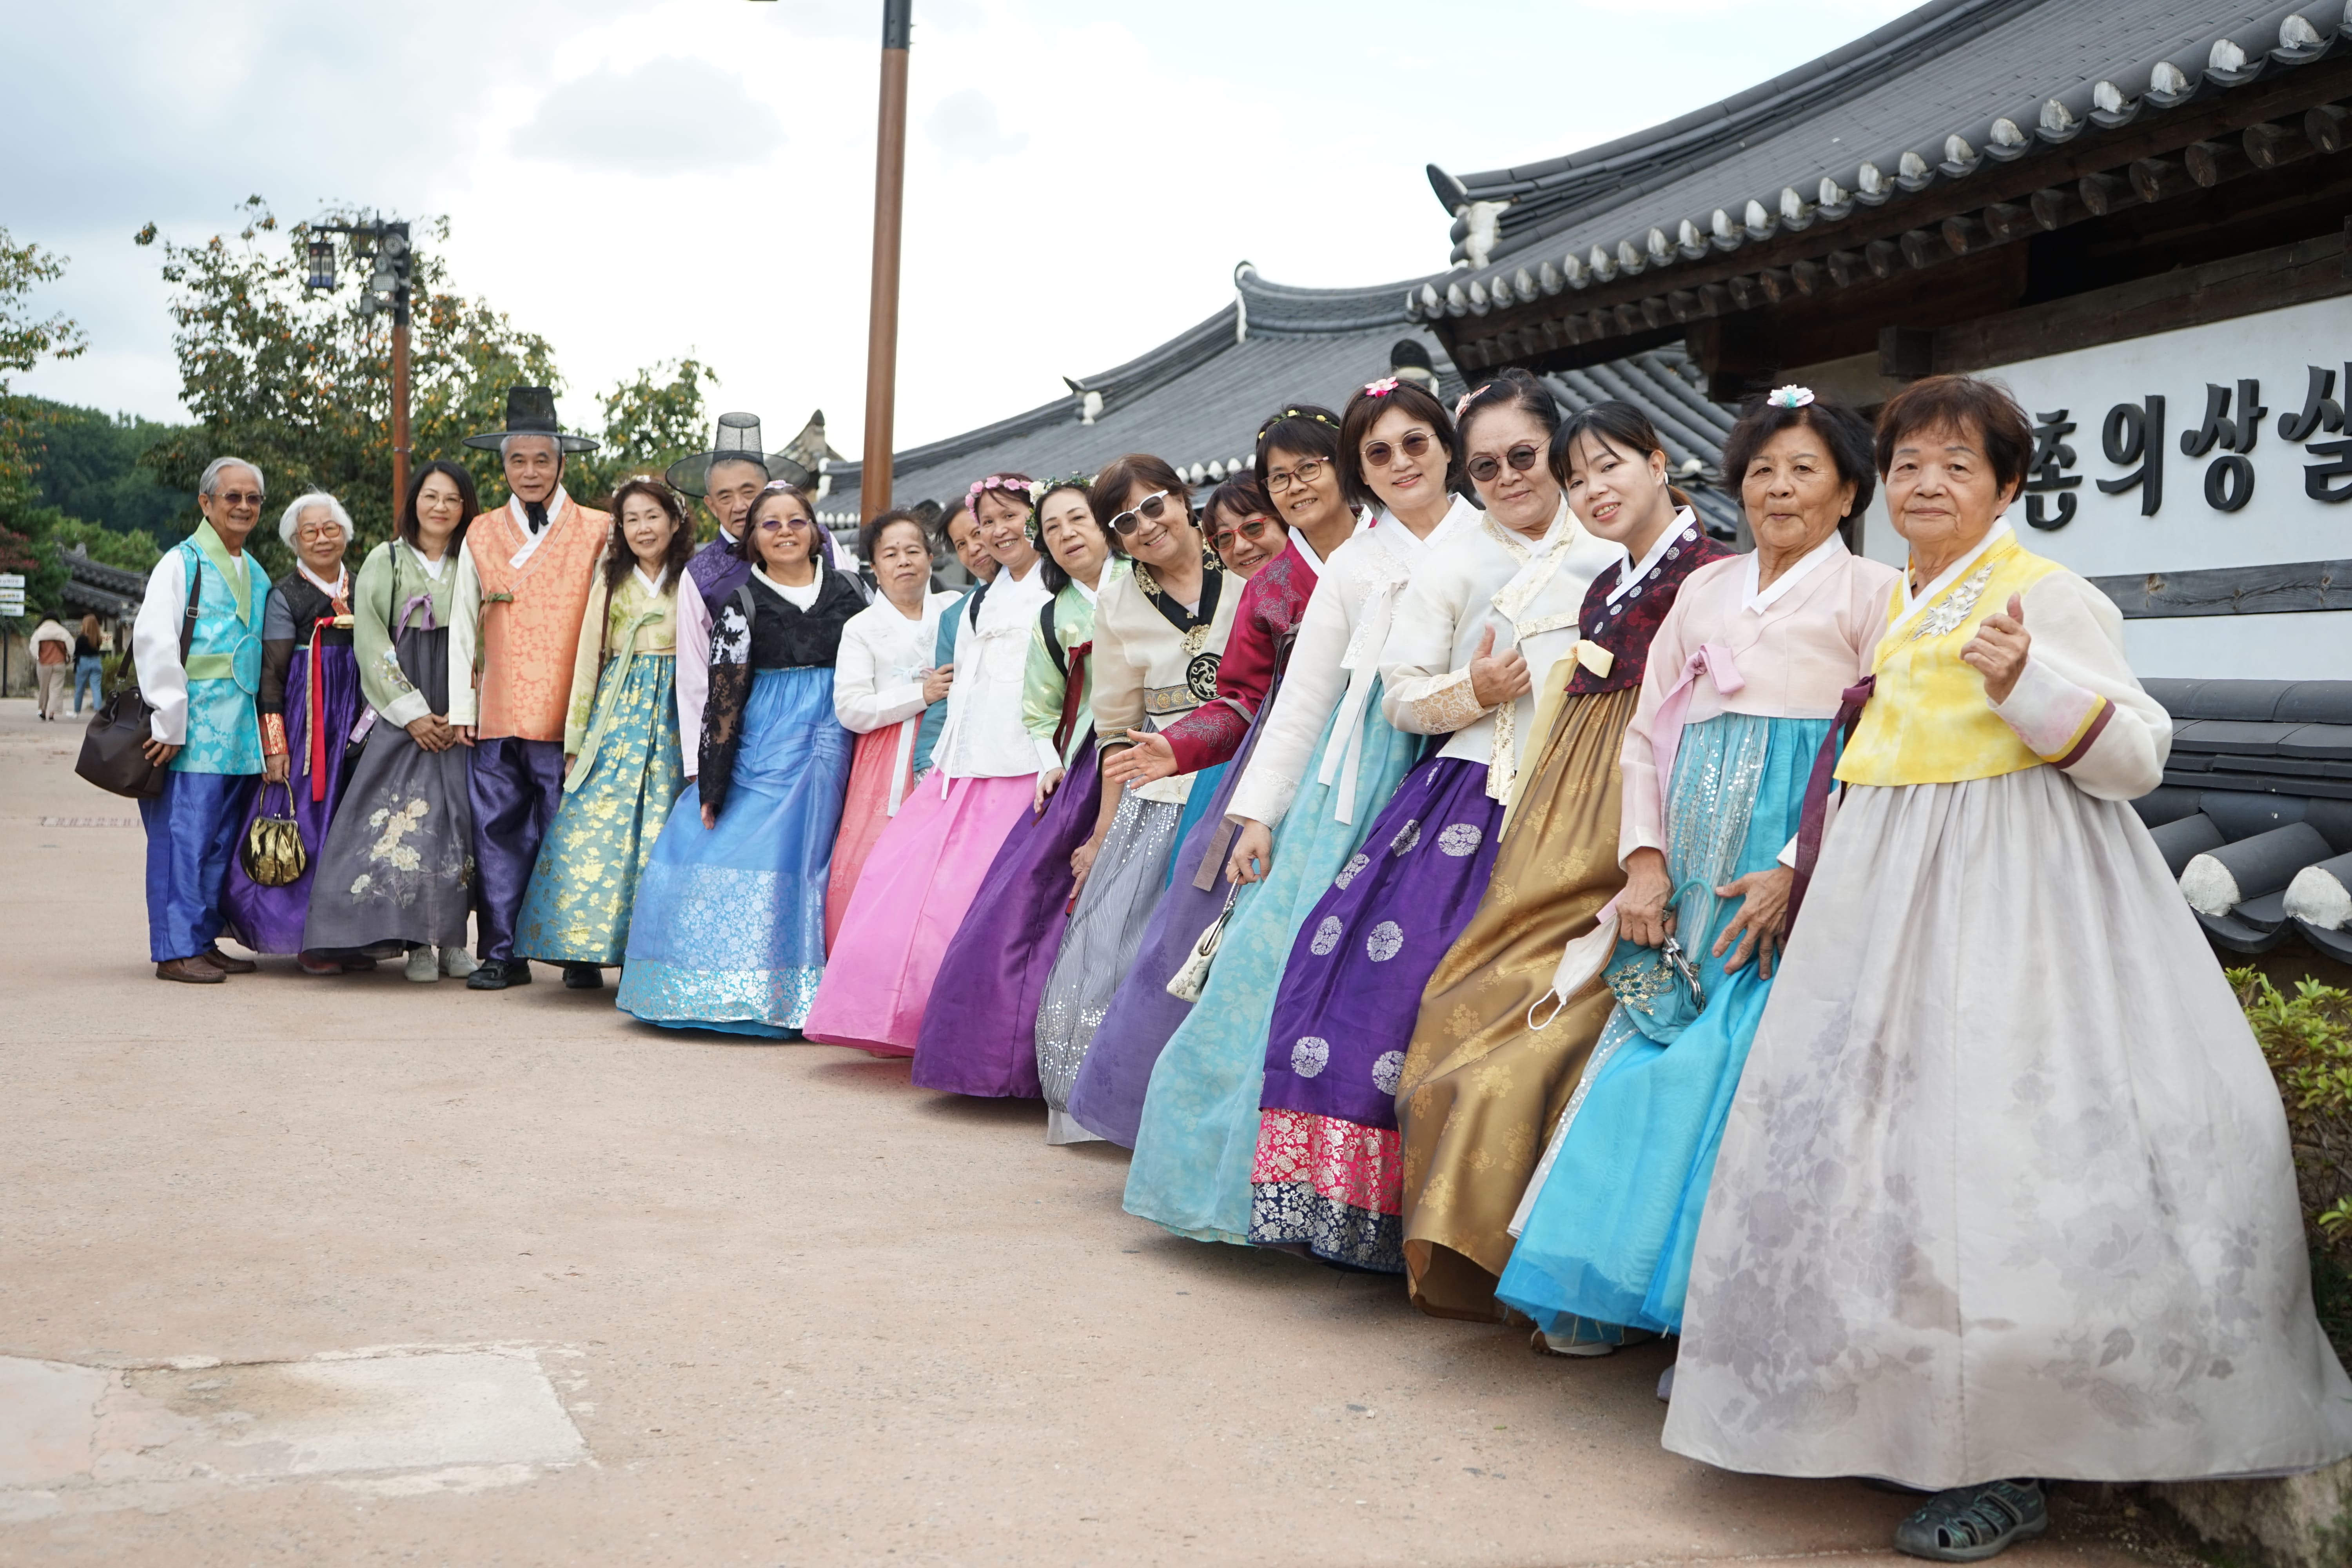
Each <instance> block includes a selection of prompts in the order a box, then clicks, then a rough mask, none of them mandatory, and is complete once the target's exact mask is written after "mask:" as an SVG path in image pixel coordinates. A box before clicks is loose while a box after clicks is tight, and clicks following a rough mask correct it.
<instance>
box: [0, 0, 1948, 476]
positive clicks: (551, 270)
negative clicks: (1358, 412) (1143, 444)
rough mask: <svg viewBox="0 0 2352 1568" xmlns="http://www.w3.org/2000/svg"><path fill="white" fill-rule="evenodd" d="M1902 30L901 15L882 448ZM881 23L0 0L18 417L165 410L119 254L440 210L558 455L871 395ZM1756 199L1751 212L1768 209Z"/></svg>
mask: <svg viewBox="0 0 2352 1568" xmlns="http://www.w3.org/2000/svg"><path fill="white" fill-rule="evenodd" d="M1906 9H1909V6H1908V5H1904V4H1900V3H1895V0H1812V3H1811V4H1809V5H1787V4H1772V3H1768V0H1574V3H1556V0H1545V3H1531V0H1520V3H1519V4H1517V5H1510V4H1486V5H1464V4H1432V3H1430V0H1419V3H1415V4H1392V3H1390V0H1347V3H1345V4H1338V3H1328V4H1304V3H1300V0H1287V3H1283V0H1272V3H1269V0H1183V3H1182V4H1167V5H1133V4H1118V3H1113V4H1104V3H1103V0H1093V3H1086V0H915V19H916V30H915V47H914V53H913V72H912V80H913V89H912V93H913V101H912V107H911V110H910V112H909V116H908V121H909V134H908V194H907V258H906V281H905V289H904V295H903V305H902V327H901V338H900V351H899V372H900V388H899V400H898V410H899V412H898V445H899V446H900V447H907V446H910V445H913V444H916V443H918V442H921V441H926V440H931V439H935V438H937V437H943V436H948V435H952V434H954V433H955V432H957V431H959V430H962V429H965V428H968V427H970V426H973V425H975V424H979V423H982V422H983V421H985V420H989V419H993V418H997V417H1001V416H1004V415H1006V414H1010V413H1013V412H1015V411H1017V410H1019V409H1023V408H1026V407H1030V406H1033V405H1035V404H1038V403H1041V402H1044V401H1045V400H1046V399H1048V398H1051V397H1054V396H1056V395H1061V394H1062V393H1063V391H1064V388H1063V386H1062V384H1061V380H1060V378H1061V377H1062V376H1063V375H1064V374H1071V375H1084V374H1091V373H1093V372H1097V371H1100V370H1104V369H1107V368H1108V367H1109V366H1111V365H1113V364H1116V363H1119V362H1121V361H1123V360H1126V359H1129V358H1131V357H1133V356H1134V355H1135V354H1137V353H1141V352H1142V351H1144V350H1145V349H1148V348H1150V347H1151V346H1152V345H1153V344H1155V343H1158V342H1161V341H1162V340H1164V339H1166V338H1168V337H1171V336H1172V335H1174V334H1175V333H1176V332H1178V331H1181V330H1182V329H1183V328H1185V327H1187V326H1189V325H1191V324H1192V323H1193V322H1194V321H1199V320H1200V319H1201V318H1202V317H1204V316H1206V315H1209V314H1210V313H1212V312H1213V311H1215V310H1218V309H1219V308H1221V307H1222V306H1223V304H1224V303H1225V302H1226V300H1229V299H1230V298H1231V296H1232V281H1231V279H1232V272H1233V268H1234V263H1235V262H1237V261H1240V260H1243V259H1244V258H1247V259H1249V260H1251V261H1254V262H1255V263H1256V265H1257V268H1258V270H1259V271H1260V273H1261V274H1263V275H1264V276H1265V278H1267V279H1270V280H1273V281H1276V282H1282V283H1294V284H1302V285H1319V286H1339V285H1350V284H1364V283H1376V282H1382V281H1387V280H1391V279H1404V278H1409V277H1413V276H1417V275H1420V274H1423V273H1425V272H1428V271H1431V270H1434V269H1435V268H1439V267H1441V266H1443V265H1444V260H1445V256H1446V251H1447V249H1448V246H1449V241H1448V239H1447V237H1446V228H1447V226H1448V224H1449V223H1450V222H1451V219H1450V218H1449V217H1448V216H1447V215H1446V214H1445V213H1444V211H1443V210H1441V209H1440V207H1439V206H1438V205H1437V202H1436V200H1435V198H1434V197H1433V196H1432V195H1431V194H1430V190H1429V186H1428V183H1427V181H1426V179H1425V178H1424V177H1423V173H1422V170H1423V164H1424V163H1429V162H1432V161H1434V162H1436V163H1439V164H1441V165H1443V166H1444V167H1445V168H1448V169H1451V170H1453V171H1454V172H1455V173H1466V172H1470V171H1475V170H1480V169H1490V168H1495V167H1498V166H1503V165H1507V164H1510V163H1518V162H1525V161H1528V160H1532V159H1538V158H1545V157H1550V156H1554V155H1557V154H1559V153H1566V152H1570V151H1572V150H1574V149H1576V148H1579V147H1582V146H1588V145H1591V144H1592V143H1594V142H1602V141H1606V140H1608V139H1610V138H1612V137H1614V136H1619V135H1622V134H1624V133H1626V132H1631V131H1635V130H1638V129H1640V128H1642V127H1643V126H1645V125H1649V124H1652V123H1654V122H1656V121H1661V120H1664V119H1667V118H1670V117H1672V116H1674V115H1675V114H1679V113H1681V112H1683V111H1685V110H1689V109H1692V108H1696V107H1697V106H1699V105H1702V104H1705V103H1708V102H1711V101H1713V100H1717V99H1719V98H1722V97H1724V96H1726V95H1727V94H1729V93H1732V92H1736V91H1738V90H1739V89H1742V88H1746V87H1748V86H1750V85H1752V84H1754V83H1756V82H1758V81H1760V80H1762V79H1765V78H1767V77H1769V76H1771V75H1773V74H1774V73H1776V72H1779V71H1782V70H1785V69H1788V68H1790V67H1792V66H1796V65H1799V64H1801V63H1802V62H1804V61H1806V60H1808V59H1811V58H1813V57H1815V56H1816V55H1819V54H1821V53H1822V52H1824V51H1826V50H1828V49H1830V48H1832V47H1836V46H1837V45H1838V44H1840V43H1843V42H1844V41H1845V40H1846V39H1848V38H1850V37H1854V36H1855V35H1857V34H1859V33H1862V32H1864V31H1867V30H1868V29H1870V28H1872V27H1874V26H1879V25H1880V24H1882V23H1884V22H1886V21H1888V20H1890V19H1892V18H1893V17H1895V16H1899V15H1900V14H1902V13H1903V12H1904V11H1905V10H1906ZM880 10H881V7H880V4H879V0H770V3H757V0H659V3H647V0H562V3H560V4H559V3H558V0H488V3H487V4H485V3H482V0H473V3H470V4H462V5H461V4H451V3H447V0H402V3H400V4H397V5H394V4H384V3H381V0H310V3H308V4H300V5H297V4H293V3H291V0H195V3H194V4H187V5H153V4H139V5H133V4H128V3H125V0H70V3H57V0H52V3H48V4H37V3H35V0H10V3H9V5H8V6H7V13H8V26H9V34H10V37H9V53H10V56H11V58H12V61H13V62H14V65H15V67H16V68H15V69H14V70H12V71H11V73H10V76H11V80H10V84H9V91H8V93H7V94H6V95H5V97H0V145H5V146H6V147H7V148H8V149H9V151H8V153H7V155H6V157H5V160H0V225H5V226H7V227H8V228H9V229H10V230H12V231H13V232H14V234H15V236H16V238H17V239H18V240H19V241H20V242H21V241H23V240H27V239H30V240H36V241H38V242H39V243H41V244H42V245H44V246H47V247H49V248H51V249H53V250H56V251H58V252H61V253H63V254H64V255H65V256H67V257H68V258H70V268H69V270H68V274H67V276H66V278H65V279H64V280H63V281H62V282H61V283H59V284H57V285H54V286H52V287H50V288H47V289H44V290H42V291H41V293H40V295H39V296H38V297H37V300H35V306H36V308H37V310H41V311H43V312H45V313H46V312H47V311H48V310H65V311H67V312H68V313H70V314H72V315H73V316H74V317H76V318H77V319H78V320H79V321H80V322H81V323H82V325H83V326H84V327H85V328H86V329H87V331H88V332H89V339H90V348H89V353H87V354H86V355H84V356H83V357H82V358H81V359H79V360H78V361H74V362H71V363H64V364H57V365H52V366H47V367H45V368H43V369H40V370H38V371H36V372H34V373H32V374H27V375H24V376H20V377H18V378H17V380H16V385H17V386H18V388H19V389H20V390H23V391H27V392H33V393H38V394H41V395H47V396H50V397H57V398H61V399H65V400H68V401H70V402H75V403H85V404H94V405H99V406H100V407H104V408H108V409H121V410H129V411H133V412H137V413H141V414H144V415H148V416H152V417H158V418H181V417H184V413H183V412H182V410H181V408H180V405H179V393H180V382H179V374H178V371H177V369H176V366H175V364H174V363H173V357H172V344H171V323H170V321H169V319H168V318H167V316H166V315H165V313H164V307H165V302H166V300H167V298H168V295H167V292H166V289H165V286H164V284H163V282H162V280H161V279H159V278H158V277H157V275H156V267H157V263H158V261H159V259H160V258H159V256H158V254H157V253H156V252H155V251H152V250H142V249H139V248H137V247H134V246H133V245H132V244H131V236H132V234H133V233H134V232H136V231H137V229H138V228H139V227H140V226H141V225H142V224H144V223H146V222H148V221H150V220H152V221H154V222H155V223H157V224H159V225H160V226H162V228H163V231H164V232H165V233H166V234H167V235H170V236H172V237H176V238H180V239H184V240H200V239H202V238H204V237H207V236H209V235H211V234H214V233H216V232H220V231H221V230H222V229H223V228H224V226H226V225H229V224H231V223H233V222H234V217H233V215H232V213H231V208H232V207H233V206H234V205H235V204H236V203H237V202H238V201H240V200H241V199H242V198H244V197H245V196H246V195H248V194H251V193H258V194H260V195H264V196H266V197H267V198H268V200H269V202H270V203H271V204H272V205H274V206H275V208H276V210H277V211H278V215H279V216H281V217H283V218H287V219H289V220H290V219H295V218H300V217H304V216H310V214H312V213H314V212H316V211H317V210H318V209H319V208H320V206H321V205H324V204H325V203H328V202H331V201H341V202H350V203H355V204H362V205H372V206H375V207H377V208H379V209H381V210H383V211H384V212H386V213H388V214H394V215H398V216H412V217H414V216H424V215H427V214H436V213H437V214H446V215H447V216H448V217H449V219H450V224H451V232H450V237H449V240H448V244H447V259H448V262H449V265H450V268H451V269H452V272H453V274H454V279H455V282H456V284H457V288H458V289H460V290H461V291H463V292H465V293H467V294H474V295H484V296H487V297H488V299H489V300H491V301H492V302H493V303H494V304H495V305H497V306H498V307H499V309H501V310H505V311H507V312H508V313H509V315H510V316H511V317H512V318H513V319H514V321H515V322H516V323H517V324H518V325H520V326H522V327H525V328H528V329H530V330H531V331H539V332H542V333H544V334H546V335H547V336H548V337H549V338H550V339H551V341H552V342H553V343H554V345H555V348H556V353H557V358H558V363H560V365H561V366H562V371H563V374H564V377H565V381H566V386H565V390H564V394H563V403H562V406H563V409H564V413H565V416H566V417H567V418H568V419H569V420H570V421H571V422H572V423H573V424H575V425H580V426H587V425H591V424H593V419H594V414H595V405H594V402H593V395H594V394H595V393H597V392H599V391H602V390H604V388H606V387H609V386H610V385H611V384H613V383H614V381H615V380H618V379H620V378H621V377H623V376H625V375H626V374H629V373H630V372H631V371H633V370H634V369H635V368H636V367H637V366H639V365H643V364H646V363H651V362H654V361H656V360H662V359H667V358H672V357H675V356H677V355H678V354H681V353H696V354H698V355H700V356H701V357H703V358H704V359H705V360H707V361H708V362H709V363H711V364H712V365H714V366H715V367H716V368H717V369H718V371H719V375H720V376H721V378H722V380H721V384H720V386H719V390H718V392H717V393H716V394H715V395H714V404H715V406H716V408H738V407H740V408H749V409H751V410H754V411H756V412H758V413H760V414H761V416H763V417H764V418H766V419H767V420H768V421H769V422H770V424H771V426H777V427H781V429H782V433H783V434H785V435H789V434H790V433H791V431H792V430H794V429H797V428H798V426H799V422H800V421H801V420H802V419H803V418H804V417H805V416H806V415H807V413H808V411H809V410H810V409H811V408H814V407H818V406H822V407H823V408H824V411H825V414H826V416H827V418H828V420H829V422H830V426H831V430H832V435H833V444H834V445H835V447H837V448H838V449H840V450H841V451H844V452H846V453H850V454H852V455H855V454H856V451H857V448H858V442H859V425H860V415H861V412H862V409H863V405H864V399H865V377H866V370H865V331H866V275H867V268H868V267H869V265H870V258H871V253H870V243H871V229H870V225H871V218H872V199H873V198H872V189H873V177H874V129H875V84H876V75H877V50H878V47H879V43H880V22H879V16H880ZM1764 194H1766V195H1769V193H1764Z"/></svg>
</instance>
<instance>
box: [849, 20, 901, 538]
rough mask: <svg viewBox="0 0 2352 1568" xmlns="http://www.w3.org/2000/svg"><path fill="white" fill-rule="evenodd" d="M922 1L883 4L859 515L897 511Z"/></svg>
mask: <svg viewBox="0 0 2352 1568" xmlns="http://www.w3.org/2000/svg"><path fill="white" fill-rule="evenodd" d="M913 32H914V0H882V115H881V128H880V130H879V132H877V135H876V137H875V156H874V280H873V293H872V299H871V300H870V302H869V305H868V312H869V313H868V316H867V321H866V456H865V460H864V462H863V463H862V464H861V465H860V467H859V470H858V472H859V476H860V477H859V483H858V490H859V499H858V515H859V518H860V520H861V521H868V522H870V521H873V520H874V519H875V518H876V517H877V516H879V515H880V514H881V513H883V512H886V511H887V510H890V447H891V431H890V426H891V420H892V418H893V416H895V414H896V412H897V406H898V231H899V216H900V214H901V213H902V211H903V210H904V208H905V205H906V190H907V49H908V44H909V43H910V42H911V41H912V36H913Z"/></svg>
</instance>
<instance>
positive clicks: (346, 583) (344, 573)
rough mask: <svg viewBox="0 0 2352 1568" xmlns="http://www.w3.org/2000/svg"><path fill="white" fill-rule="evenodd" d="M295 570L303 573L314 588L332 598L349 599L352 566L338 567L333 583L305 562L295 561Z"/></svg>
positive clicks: (305, 579)
mask: <svg viewBox="0 0 2352 1568" xmlns="http://www.w3.org/2000/svg"><path fill="white" fill-rule="evenodd" d="M294 570H295V571H297V572H299V573H300V574H302V576H303V579H304V581H306V582H308V583H309V584H310V586H312V587H313V588H316V589H318V590H319V592H320V593H321V594H324V595H327V597H329V598H330V599H342V600H345V601H346V602H348V601H349V598H350V595H351V585H352V574H351V570H350V568H348V567H344V566H338V567H336V568H335V580H334V581H333V582H331V583H330V582H328V581H327V580H326V579H325V578H323V577H321V576H320V575H319V574H317V573H316V572H313V571H311V570H310V566H309V565H308V564H307V563H303V562H300V561H297V562H296V563H294Z"/></svg>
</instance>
